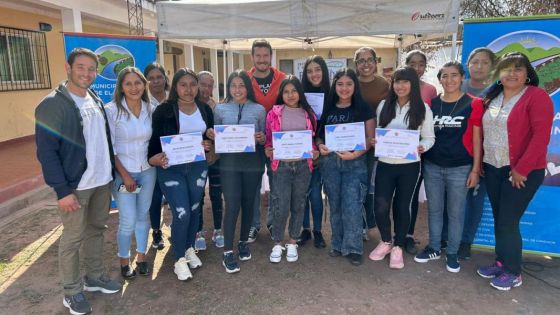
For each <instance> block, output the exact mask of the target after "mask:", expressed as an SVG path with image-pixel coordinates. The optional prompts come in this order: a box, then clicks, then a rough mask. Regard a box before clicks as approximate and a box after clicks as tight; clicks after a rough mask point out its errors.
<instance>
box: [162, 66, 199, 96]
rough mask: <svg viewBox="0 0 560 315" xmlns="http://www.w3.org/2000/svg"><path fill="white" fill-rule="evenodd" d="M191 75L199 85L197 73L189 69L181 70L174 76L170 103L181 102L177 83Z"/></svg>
mask: <svg viewBox="0 0 560 315" xmlns="http://www.w3.org/2000/svg"><path fill="white" fill-rule="evenodd" d="M186 75H190V76H191V77H193V79H194V80H195V81H196V83H197V84H198V76H197V75H196V72H194V71H193V70H192V69H189V68H181V69H179V70H177V72H175V75H173V80H171V89H170V90H169V97H167V102H169V103H176V102H178V101H179V95H178V94H177V83H179V80H181V78H182V77H184V76H186Z"/></svg>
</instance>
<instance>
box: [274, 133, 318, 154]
mask: <svg viewBox="0 0 560 315" xmlns="http://www.w3.org/2000/svg"><path fill="white" fill-rule="evenodd" d="M312 138H313V134H312V132H311V130H302V131H283V132H273V133H272V147H273V148H274V152H273V154H272V156H273V157H274V159H275V160H289V159H310V158H313V144H312Z"/></svg>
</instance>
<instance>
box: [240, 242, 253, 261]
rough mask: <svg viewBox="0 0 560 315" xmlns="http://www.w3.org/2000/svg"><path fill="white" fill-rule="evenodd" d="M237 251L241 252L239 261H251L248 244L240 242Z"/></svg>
mask: <svg viewBox="0 0 560 315" xmlns="http://www.w3.org/2000/svg"><path fill="white" fill-rule="evenodd" d="M237 249H238V250H239V260H241V261H246V260H249V259H251V250H249V244H248V243H247V242H239V244H238V245H237Z"/></svg>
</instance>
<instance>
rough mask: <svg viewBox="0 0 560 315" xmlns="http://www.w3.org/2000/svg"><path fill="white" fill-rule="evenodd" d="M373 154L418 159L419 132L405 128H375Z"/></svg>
mask: <svg viewBox="0 0 560 315" xmlns="http://www.w3.org/2000/svg"><path fill="white" fill-rule="evenodd" d="M375 140H377V143H376V144H375V156H377V157H386V158H397V159H405V160H411V161H419V160H420V157H419V156H418V145H419V144H420V132H419V131H418V130H407V129H385V128H376V129H375Z"/></svg>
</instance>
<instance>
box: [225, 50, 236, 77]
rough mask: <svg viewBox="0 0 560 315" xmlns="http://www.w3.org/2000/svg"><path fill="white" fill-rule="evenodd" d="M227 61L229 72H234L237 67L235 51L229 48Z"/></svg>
mask: <svg viewBox="0 0 560 315" xmlns="http://www.w3.org/2000/svg"><path fill="white" fill-rule="evenodd" d="M227 62H228V69H229V73H232V72H233V71H234V70H235V69H233V52H232V51H231V49H230V50H228V56H227ZM229 73H228V74H229Z"/></svg>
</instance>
